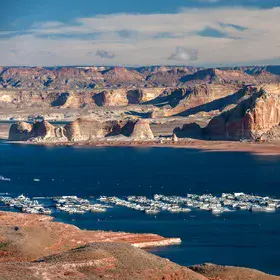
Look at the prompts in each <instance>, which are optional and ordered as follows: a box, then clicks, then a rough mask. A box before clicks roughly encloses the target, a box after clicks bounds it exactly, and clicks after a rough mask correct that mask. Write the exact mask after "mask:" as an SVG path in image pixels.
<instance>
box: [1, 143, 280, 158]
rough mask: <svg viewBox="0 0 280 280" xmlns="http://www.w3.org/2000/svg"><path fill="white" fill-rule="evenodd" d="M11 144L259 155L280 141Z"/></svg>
mask: <svg viewBox="0 0 280 280" xmlns="http://www.w3.org/2000/svg"><path fill="white" fill-rule="evenodd" d="M5 142H7V143H12V144H24V145H42V146H73V147H143V148H145V147H169V148H185V149H196V150H201V151H209V152H248V153H252V154H259V155H279V154H280V142H275V143H256V142H237V141H207V140H179V141H178V142H176V143H175V142H172V141H166V142H162V143H159V142H157V141H108V140H107V141H98V142H89V141H86V142H75V143H74V142H24V141H17V142H12V141H5Z"/></svg>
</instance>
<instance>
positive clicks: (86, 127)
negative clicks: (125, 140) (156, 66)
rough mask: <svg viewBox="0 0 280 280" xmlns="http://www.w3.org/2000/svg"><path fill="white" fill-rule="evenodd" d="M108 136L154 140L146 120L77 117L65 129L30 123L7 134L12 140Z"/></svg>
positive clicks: (14, 125) (40, 122)
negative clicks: (104, 119) (102, 119)
mask: <svg viewBox="0 0 280 280" xmlns="http://www.w3.org/2000/svg"><path fill="white" fill-rule="evenodd" d="M111 136H126V137H130V138H131V139H133V140H141V141H142V140H151V139H154V135H153V132H152V130H151V128H150V124H149V122H148V121H146V120H134V119H124V120H108V121H100V120H93V119H86V118H79V119H77V120H76V121H73V122H70V123H69V124H67V125H65V127H57V126H54V125H52V124H50V123H49V122H47V121H45V120H44V121H38V122H35V123H33V124H28V123H26V122H19V123H16V124H13V125H12V126H11V127H10V131H9V140H11V141H27V140H32V141H46V142H48V141H51V142H56V141H71V142H79V141H98V140H102V139H103V140H104V139H105V138H108V137H111Z"/></svg>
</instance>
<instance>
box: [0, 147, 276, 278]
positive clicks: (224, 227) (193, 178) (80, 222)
mask: <svg viewBox="0 0 280 280" xmlns="http://www.w3.org/2000/svg"><path fill="white" fill-rule="evenodd" d="M0 175H2V176H4V177H8V178H11V181H10V182H8V181H0V192H1V193H2V192H9V193H10V194H12V195H19V194H21V193H23V194H25V195H28V196H30V197H31V196H57V195H77V196H80V197H86V198H88V197H90V196H99V195H109V196H111V195H115V196H127V195H146V196H153V195H154V194H156V193H160V194H165V195H182V196H183V195H186V194H187V193H198V194H203V193H212V194H214V195H219V194H221V193H222V192H246V193H254V194H257V195H262V196H266V195H268V196H273V197H278V198H280V157H279V156H256V155H252V154H249V153H232V152H203V151H196V150H190V149H172V148H132V147H128V148H124V147H115V148H113V147H108V148H80V147H40V146H26V145H11V144H6V143H4V142H1V143H0ZM34 178H39V179H40V181H39V182H34V181H33V179H34ZM54 216H55V218H56V219H57V220H59V221H63V222H67V223H72V224H75V225H77V226H79V227H80V228H85V229H103V230H113V231H128V232H139V233H145V232H151V233H158V234H160V235H163V236H168V237H180V238H181V239H182V241H183V243H182V244H181V245H180V246H172V247H166V248H160V249H153V250H151V252H153V253H155V254H157V255H159V256H162V257H166V258H169V259H170V260H172V261H174V262H177V263H179V264H182V265H192V264H198V263H204V262H213V263H217V264H227V265H236V266H245V267H251V268H256V269H259V270H263V271H265V272H269V273H273V274H276V275H280V211H277V212H276V213H251V212H247V211H245V212H243V211H237V212H234V213H224V214H223V215H221V216H213V215H212V214H211V213H210V212H204V211H192V212H190V213H184V214H183V213H180V214H171V213H160V214H158V215H157V216H156V217H155V216H150V215H145V214H144V213H142V212H137V211H134V210H131V209H126V208H122V207H114V208H113V209H109V210H108V211H107V213H99V214H94V213H88V214H84V215H67V214H65V213H62V212H55V213H54Z"/></svg>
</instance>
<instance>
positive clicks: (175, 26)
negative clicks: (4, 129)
mask: <svg viewBox="0 0 280 280" xmlns="http://www.w3.org/2000/svg"><path fill="white" fill-rule="evenodd" d="M279 33H280V0H142V1H131V0H102V1H97V0H79V1H78V0H48V1H45V0H9V1H6V3H5V4H4V5H1V17H0V65H2V66H59V65H64V66H66V65H123V66H145V65H190V66H204V67H217V66H241V65H265V64H266V65H267V64H269V65H272V64H280V36H279Z"/></svg>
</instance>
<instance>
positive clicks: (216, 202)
mask: <svg viewBox="0 0 280 280" xmlns="http://www.w3.org/2000/svg"><path fill="white" fill-rule="evenodd" d="M38 200H44V203H39V202H38ZM0 202H1V203H2V204H4V205H6V206H8V207H9V208H14V209H18V210H19V211H21V212H24V213H31V214H45V215H51V214H52V210H51V208H53V209H56V210H59V211H62V212H66V213H68V214H85V213H87V212H92V213H103V212H106V211H107V209H108V208H113V207H125V208H130V209H133V210H136V211H140V212H143V213H145V214H148V215H157V214H160V213H161V212H169V213H189V212H191V211H210V212H211V213H212V214H213V215H221V214H223V213H226V212H235V211H252V212H267V213H273V212H275V211H276V210H277V209H279V208H280V199H276V198H271V197H268V196H266V197H262V196H257V195H253V194H245V193H243V192H242V193H222V194H221V195H220V196H213V195H212V194H202V195H198V194H187V195H186V196H165V195H162V194H155V195H154V196H153V197H152V198H147V197H146V196H126V197H121V198H119V197H116V196H112V197H111V196H100V197H98V198H96V199H94V200H93V199H91V201H89V199H86V198H79V197H77V196H58V197H34V198H28V197H26V196H24V195H23V194H21V195H20V196H18V197H15V198H13V197H10V196H7V195H3V196H0ZM46 205H48V207H46Z"/></svg>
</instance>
